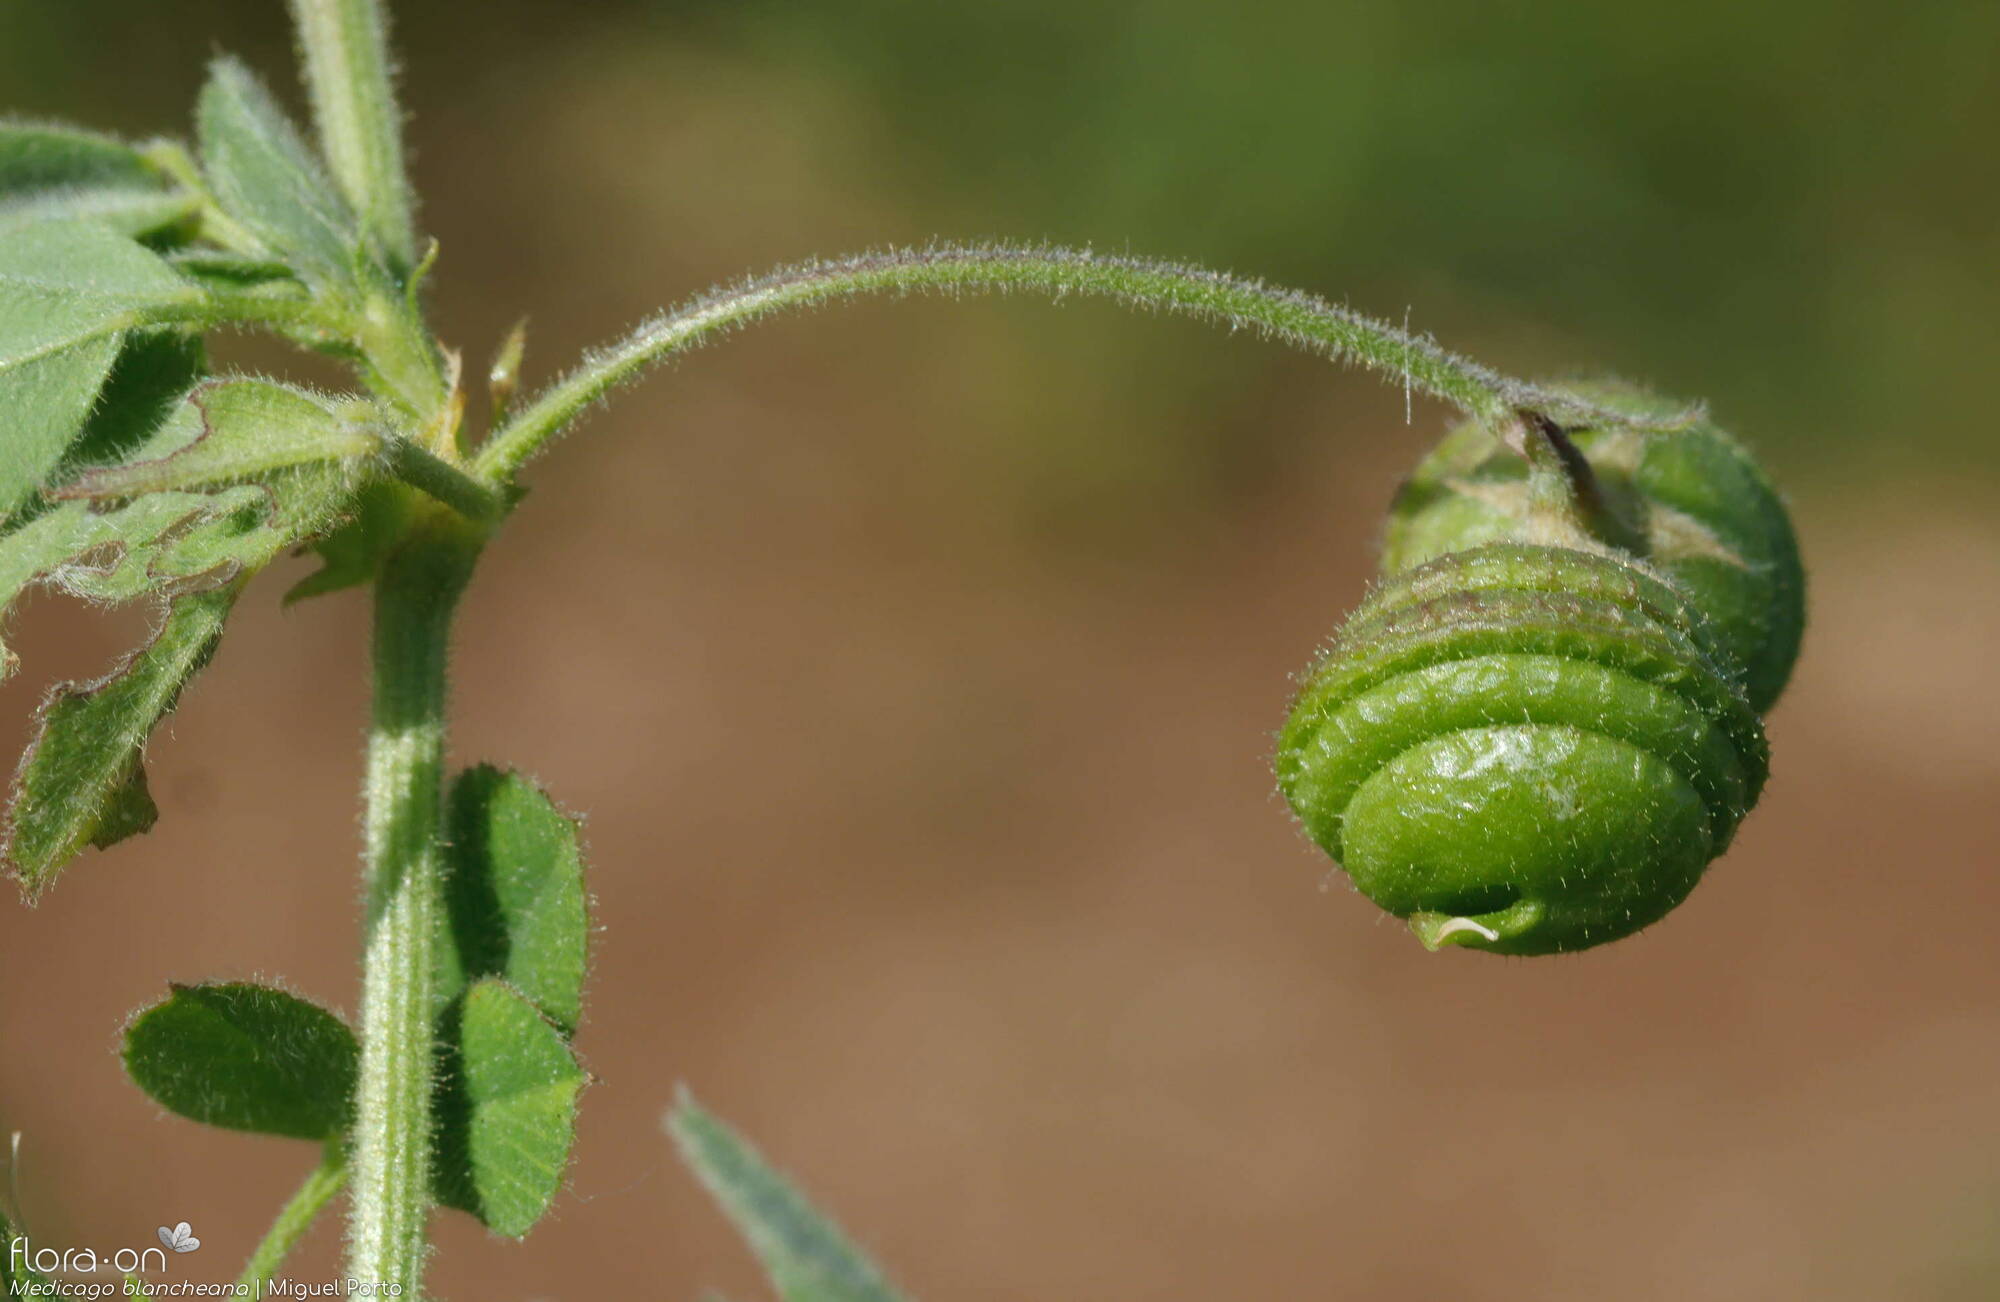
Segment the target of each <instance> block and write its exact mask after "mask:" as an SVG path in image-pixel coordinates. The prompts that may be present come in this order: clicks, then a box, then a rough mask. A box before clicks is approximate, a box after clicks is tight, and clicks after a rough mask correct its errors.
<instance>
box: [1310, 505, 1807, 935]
mask: <svg viewBox="0 0 2000 1302" xmlns="http://www.w3.org/2000/svg"><path fill="white" fill-rule="evenodd" d="M1768 765H1769V756H1768V752H1767V750H1766V747H1765V741H1764V732H1763V728H1762V725H1761V724H1760V723H1759V721H1758V718H1757V715H1756V713H1755V712H1754V711H1753V710H1751V708H1750V705H1749V702H1748V701H1747V700H1746V699H1745V697H1744V695H1743V693H1742V690H1741V688H1740V687H1739V686H1738V684H1737V682H1736V680H1735V673H1734V671H1733V670H1732V668H1731V667H1730V666H1729V665H1728V664H1727V662H1726V661H1724V660H1723V659H1721V658H1720V643H1719V640H1718V635H1717V632H1716V630H1715V629H1714V628H1713V627H1712V626H1711V625H1710V623H1709V622H1708V621H1707V620H1706V619H1705V618H1704V617H1703V616H1702V614H1701V613H1700V612H1699V611H1698V610H1696V609H1695V608H1694V606H1693V605H1692V604H1691V603H1689V602H1688V600H1687V599H1686V598H1685V596H1684V595H1683V594H1682V593H1681V592H1680V591H1679V590H1677V589H1676V588H1675V587H1674V586H1673V585H1672V584H1670V583H1668V582H1666V581H1664V580H1662V579H1661V578H1659V577H1658V576H1656V575H1654V574H1652V573H1649V572H1648V571H1647V570H1646V569H1644V568H1642V567H1641V566H1639V565H1637V564H1634V563H1631V562H1630V561H1627V560H1623V559H1619V558H1617V557H1615V556H1612V555H1605V554H1598V553H1595V552H1590V551H1584V550H1577V549H1571V548H1564V547H1545V546H1534V545H1525V544H1517V543H1493V544H1488V545H1485V546H1481V547H1475V548H1472V549H1470V550H1466V551H1459V552H1453V553H1450V554H1448V555H1445V556H1442V557H1439V558H1437V559H1435V560H1432V561H1429V562H1426V563H1425V564H1422V565H1419V566H1416V567H1415V568H1413V569H1409V570H1406V571H1404V572H1402V573H1400V574H1397V575H1394V576H1392V577H1391V578H1389V579H1388V580H1387V581H1386V582H1384V583H1383V584H1382V585H1381V586H1380V587H1378V588H1377V589H1376V590H1375V592H1374V593H1373V594H1372V595H1371V596H1370V597H1369V598H1368V600H1367V601H1366V602H1365V603H1364V604H1363V605H1362V606H1361V608H1360V609H1359V610H1357V611H1356V612H1355V614H1354V616H1353V617H1352V618H1351V619H1350V620H1349V621H1348V623H1347V625H1346V626H1345V627H1344V628H1343V629H1342V630H1341V633H1340V636H1339V638H1338V639H1337V640H1336V641H1335V643H1334V644H1333V646H1332V647H1331V648H1330V649H1329V651H1328V653H1327V654H1326V656H1325V657H1324V658H1323V659H1322V660H1321V661H1320V663H1319V665H1318V666H1317V667H1316V668H1315V669H1314V671H1313V672H1312V673H1311V674H1310V676H1309V678H1308V680H1307V683H1306V686H1305V689H1304V691H1303V692H1302V693H1301V694H1300V696H1299V698H1298V700H1297V702H1296V703H1295V705H1294V707H1293V709H1292V713H1291V716H1290V718H1289V719H1288V721H1287V722H1286V725H1285V727H1284V730H1283V732H1282V733H1281V734H1280V738H1279V748H1278V759H1277V768H1278V780H1279V785H1280V787H1281V788H1282V789H1283V791H1284V793H1285V796H1286V798H1287V799H1288V800H1289V801H1290V802H1291V805H1292V808H1293V810H1294V811H1295V812H1296V813H1297V814H1298V816H1299V818H1300V820H1301V821H1302V822H1303V823H1304V824H1305V827H1306V830H1307V832H1308V833H1309V834H1310V835H1311V836H1312V838H1313V840H1315V841H1317V842H1318V843H1319V844H1320V845H1321V846H1322V847H1324V848H1325V849H1326V850H1327V852H1328V853H1329V854H1331V855H1333V857H1334V858H1335V859H1337V860H1339V861H1340V862H1341V863H1342V864H1343V865H1344V866H1345V868H1346V869H1347V872H1348V874H1349V875H1350V876H1351V877H1352V878H1353V880H1354V883H1355V885H1356V886H1357V887H1359V888H1360V890H1361V891H1362V893H1363V894H1365V895H1367V896H1368V897H1369V898H1371V899H1373V900H1374V901H1375V902H1376V903H1377V904H1379V905H1381V906H1382V907H1383V908H1384V909H1387V910H1388V911H1389V912H1391V913H1393V914H1396V915H1397V916H1399V917H1403V918H1407V919H1409V921H1410V923H1411V926H1412V927H1413V929H1414V930H1415V931H1416V932H1417V935H1418V937H1419V938H1420V939H1422V940H1423V941H1424V942H1425V943H1426V944H1427V945H1430V946H1431V947H1432V948H1436V947H1437V946H1438V945H1441V944H1457V945H1466V946H1471V947H1475V948H1481V949H1488V950H1494V951H1497V952H1500V953H1508V954H1543V953H1551V952H1555V951H1559V950H1574V949H1583V948H1586V947H1588V946H1591V945H1597V944H1602V943H1604V942H1605V941H1609V940H1615V939H1617V938H1619V937H1621V936H1625V935H1629V934H1630V933H1632V932H1634V931H1637V930H1638V929H1640V928H1641V927H1644V926H1646V925H1648V924H1650V923H1652V922H1654V921H1657V920H1658V919H1659V918H1661V917H1662V916H1664V915H1665V914H1666V913H1667V911H1668V910H1670V909H1672V908H1673V907H1674V906H1675V905H1676V904H1678V903H1680V902H1681V900H1682V899H1683V898H1685V897H1686V895H1687V893H1688V892H1689V891H1690V890H1691V889H1693V887H1694V884H1695V882H1696V881H1697V880H1698V879H1699V878H1700V876H1701V873H1702V870H1703V869H1704V868H1706V867H1707V865H1708V863H1709V861H1710V860H1712V859H1713V858H1715V856H1717V855H1718V854H1720V853H1721V852H1722V851H1723V849H1724V848H1725V847H1726V846H1727V845H1728V844H1729V840H1730V838H1731V836H1732V835H1734V833H1735V830H1736V826H1737V824H1738V822H1740V821H1741V819H1742V818H1743V816H1744V815H1745V814H1746V813H1747V812H1748V811H1749V809H1750V807H1751V806H1752V805H1753V804H1755V803H1756V800H1757V796H1758V793H1759V792H1760V791H1761V789H1762V787H1763V784H1764V778H1765V775H1766V773H1767V771H1768Z"/></svg>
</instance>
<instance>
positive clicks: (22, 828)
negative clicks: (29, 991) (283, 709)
mask: <svg viewBox="0 0 2000 1302" xmlns="http://www.w3.org/2000/svg"><path fill="white" fill-rule="evenodd" d="M237 588H238V585H237V584H235V583H229V584H225V585H224V586H222V587H219V588H214V589H211V590H209V591H205V592H193V593H189V594H187V595H185V596H182V597H179V598H176V599H175V601H174V603H173V605H172V606H171V607H170V608H169V609H168V612H167V618H166V621H165V622H164V623H163V624H162V625H161V627H160V631H159V632H158V634H157V635H155V636H154V638H153V640H152V641H151V642H150V643H148V644H147V645H146V646H145V647H143V648H141V649H140V650H139V651H137V652H135V653H133V654H132V655H131V656H129V657H127V658H126V659H125V661H124V662H123V663H121V664H120V665H119V666H118V667H117V668H115V669H114V670H112V671H111V673H109V674H107V675H106V676H105V677H103V678H100V679H98V680H97V681H95V682H91V683H81V684H79V683H63V684H61V685H59V686H57V687H55V688H54V689H53V690H51V691H50V693H49V694H48V696H47V697H46V698H44V699H43V702H42V707H41V710H40V711H39V713H38V714H37V724H38V729H37V733H36V736H35V740H34V741H33V742H32V743H30V745H29V747H28V750H27V753H26V754H25V755H23V756H22V758H21V767H20V768H19V770H18V771H16V773H15V775H14V794H13V800H12V803H11V804H10V805H9V807H8V811H7V824H6V826H5V828H4V829H0V862H4V863H6V864H7V866H8V867H9V868H10V869H11V870H12V872H13V873H14V875H15V876H16V877H17V878H19V879H20V882H21V887H22V890H23V892H24V893H25V894H26V895H27V897H28V898H29V900H31V901H32V900H33V899H34V898H35V897H36V896H38V895H40V894H41V893H42V891H44V890H46V889H47V888H48V885H49V883H50V882H52V881H53V880H55V876H56V874H57V873H58V872H60V871H61V870H62V867H63V865H64V864H66V863H68V862H69V861H70V860H71V859H72V858H74V857H75V856H76V855H77V854H78V853H79V852H81V851H82V849H83V848H84V846H86V845H95V846H97V847H99V848H100V849H101V848H103V847H105V846H108V845H111V844H113V843H114V842H116V841H118V840H121V839H123V838H124V837H127V836H130V835H132V834H134V833H135V832H140V831H144V830H145V829H146V828H147V827H150V826H151V825H152V821H153V817H154V815H155V812H156V811H155V810H154V808H153V803H152V800H151V799H150V798H149V797H148V796H147V795H146V792H145V775H144V771H143V769H142V766H141V755H142V752H143V750H144V747H145V744H146V738H147V737H148V736H150V735H151V733H152V731H153V727H154V725H155V724H157V723H158V722H159V721H160V719H161V718H162V717H163V716H165V715H166V714H167V713H168V712H170V711H171V710H172V709H173V708H174V705H175V703H176V702H178V700H179V699H180V694H181V689H182V688H183V687H185V686H186V685H187V681H188V679H189V678H191V677H192V676H193V675H194V673H195V672H196V671H197V670H198V669H200V668H201V667H202V666H203V665H204V664H206V663H207V661H208V658H209V657H210V656H211V655H213V654H214V652H215V645H216V642H217V641H218V640H220V638H221V637H222V625H223V621H224V619H226V618H227V617H228V614H229V607H230V605H231V604H232V603H233V602H234V601H235V599H236V593H237Z"/></svg>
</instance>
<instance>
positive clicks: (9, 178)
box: [0, 118, 160, 199]
mask: <svg viewBox="0 0 2000 1302" xmlns="http://www.w3.org/2000/svg"><path fill="white" fill-rule="evenodd" d="M159 183H160V177H159V174H158V173H157V172H155V171H154V170H153V168H152V167H151V166H150V165H149V164H148V163H147V162H146V160H145V158H144V156H143V155H141V154H140V153H139V151H138V150H136V149H134V148H132V147H131V146H130V145H128V144H126V143H124V142H123V141H121V140H117V139H114V138H112V137H111V136H107V135H102V134H100V133H98V132H95V131H85V130H83V129H82V128H81V127H71V126H63V125H61V124H59V123H54V122H23V121H20V120H19V119H16V118H5V119H0V199H12V198H15V197H17V196H19V195H23V194H32V193H34V192H35V191H37V190H60V189H75V188H79V187H83V186H115V187H123V188H126V189H133V188H137V187H141V186H146V185H152V186H156V187H157V186H158V185H159Z"/></svg>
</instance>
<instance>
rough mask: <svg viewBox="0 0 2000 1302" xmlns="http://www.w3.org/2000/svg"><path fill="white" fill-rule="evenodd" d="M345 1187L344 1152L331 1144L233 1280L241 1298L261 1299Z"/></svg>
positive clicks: (335, 1144)
mask: <svg viewBox="0 0 2000 1302" xmlns="http://www.w3.org/2000/svg"><path fill="white" fill-rule="evenodd" d="M346 1183H347V1150H346V1148H345V1147H344V1146H343V1145H342V1143H341V1141H340V1140H337V1139H335V1140H330V1141H329V1142H328V1143H327V1146H326V1153H325V1155H324V1156H323V1157H322V1158H321V1159H320V1163H319V1165H318V1166H316V1167H314V1168H313V1169H312V1173H311V1174H309V1175H308V1176H306V1178H305V1183H303V1184H301V1185H300V1186H299V1187H298V1191H297V1192H296V1193H294V1194H293V1195H292V1197H291V1201H290V1202H288V1203H286V1204H285V1205H284V1207H283V1208H282V1209H281V1210H280V1211H279V1212H278V1218H277V1219H276V1220H274V1221H272V1222H271V1228H270V1229H269V1230H267V1231H265V1233H264V1238H263V1240H262V1241H261V1242H260V1243H258V1245H257V1248H256V1250H255V1251H254V1252H252V1253H251V1254H250V1260H249V1261H247V1262H245V1263H244V1266H243V1273H242V1274H241V1275H238V1276H237V1277H236V1287H237V1290H238V1292H239V1293H240V1294H242V1295H244V1296H248V1297H262V1296H264V1289H263V1286H264V1282H265V1281H266V1280H268V1279H270V1278H271V1277H272V1275H273V1274H274V1273H275V1272H276V1271H277V1269H278V1267H280V1266H282V1265H284V1263H285V1258H286V1257H288V1256H290V1255H291V1251H292V1249H293V1248H295V1247H297V1246H298V1242H299V1240H300V1239H302V1238H304V1237H305V1233H306V1231H307V1230H309V1229H311V1228H312V1223H313V1221H314V1220H315V1219H317V1218H318V1216H319V1214H320V1211H321V1210H322V1209H324V1208H325V1206H326V1205H327V1204H328V1203H330V1202H332V1201H333V1196H334V1195H335V1194H337V1193H339V1192H340V1188H341V1186H342V1185H344V1184H346Z"/></svg>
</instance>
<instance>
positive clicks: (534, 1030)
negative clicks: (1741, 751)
mask: <svg viewBox="0 0 2000 1302" xmlns="http://www.w3.org/2000/svg"><path fill="white" fill-rule="evenodd" d="M443 1028H444V1031H445V1034H446V1035H447V1036H448V1037H449V1041H448V1046H449V1047H448V1050H447V1052H446V1054H445V1055H444V1061H443V1064H442V1068H443V1072H444V1075H443V1076H442V1078H441V1079H440V1082H439V1090H438V1094H437V1100H436V1103H435V1109H436V1115H437V1121H438V1144H437V1152H436V1154H435V1159H434V1161H435V1165H434V1170H433V1181H434V1184H435V1186H436V1193H437V1198H438V1201H439V1202H441V1203H443V1204H444V1205H445V1206H447V1207H456V1208H458V1209H459V1210H461V1211H466V1212H470V1213H472V1214H473V1215H474V1216H477V1217H478V1218H479V1219H480V1220H481V1221H483V1222H484V1223H485V1224H486V1226H487V1227H488V1228H489V1229H492V1230H494V1231H496V1232H498V1233H500V1234H505V1235H510V1236H512V1237H515V1238H519V1237H520V1236H522V1235H524V1234H526V1233H527V1232H528V1231H529V1230H530V1229H532V1228H533V1227H534V1225H535V1222H536V1221H539V1220H540V1219H541V1218H542V1215H543V1213H545V1212H546V1211H548V1209H549V1204H550V1203H551V1202H552V1201H554V1199H555V1196H556V1191H557V1190H558V1189H559V1188H560V1187H561V1185H562V1178H563V1171H564V1168H566V1167H567V1166H568V1165H569V1151H570V1143H571V1140H572V1138H573V1136H574V1131H575V1122H576V1096H577V1093H578V1091H580V1090H581V1089H582V1088H583V1086H584V1082H585V1081H586V1079H588V1078H587V1077H586V1075H585V1074H584V1070H583V1068H582V1067H580V1066H578V1065H577V1061H576V1056H575V1055H574V1054H572V1053H571V1052H570V1047H569V1042H568V1041H567V1040H566V1039H565V1038H564V1036H563V1034H562V1032H561V1031H560V1030H558V1029H557V1028H556V1027H555V1026H553V1025H551V1024H550V1023H549V1022H548V1021H547V1020H546V1019H544V1018H543V1017H542V1015H541V1014H540V1013H539V1012H537V1011H536V1010H535V1006H534V1005H533V1004H532V1003H530V1002H529V1001H528V1000H527V999H526V998H525V997H523V996H522V995H521V993H520V992H519V991H517V990H515V989H513V988H512V987H510V986H509V985H507V983H506V982H504V981H501V980H498V979H497V978H492V977H489V978H487V979H485V980H482V981H478V982H475V983H474V984H473V985H472V987H471V989H469V990H467V991H466V993H465V998H464V1000H463V1002H462V1003H460V1004H456V1005H454V1006H453V1007H452V1008H451V1009H450V1010H449V1011H448V1013H447V1015H446V1017H445V1018H444V1021H443Z"/></svg>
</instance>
